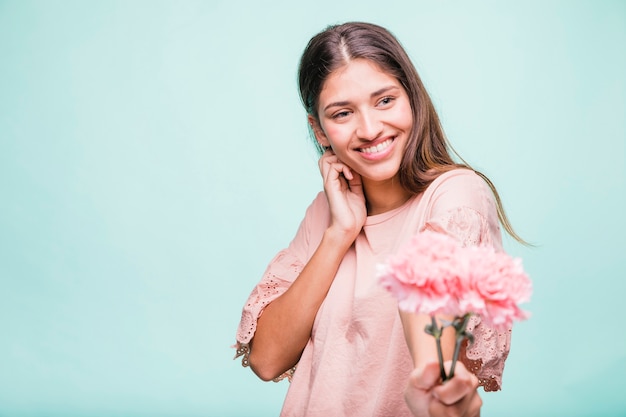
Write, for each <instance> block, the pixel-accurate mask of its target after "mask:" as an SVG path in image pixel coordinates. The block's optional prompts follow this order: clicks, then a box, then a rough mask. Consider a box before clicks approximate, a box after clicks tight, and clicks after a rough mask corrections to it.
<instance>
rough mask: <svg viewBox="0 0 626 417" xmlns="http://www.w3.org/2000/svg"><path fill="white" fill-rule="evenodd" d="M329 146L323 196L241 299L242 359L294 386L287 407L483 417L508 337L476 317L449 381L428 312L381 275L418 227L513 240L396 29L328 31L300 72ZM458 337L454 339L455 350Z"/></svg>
mask: <svg viewBox="0 0 626 417" xmlns="http://www.w3.org/2000/svg"><path fill="white" fill-rule="evenodd" d="M299 88H300V96H301V99H302V102H303V104H304V107H305V109H306V111H307V114H308V123H309V125H310V127H311V130H312V132H313V136H314V138H315V140H316V144H317V145H318V146H319V149H320V151H321V153H322V155H321V158H320V160H319V168H320V172H321V175H322V179H323V184H324V191H323V192H320V193H319V194H318V195H317V197H316V198H315V199H314V201H313V202H312V204H311V205H310V206H309V208H308V209H307V211H306V214H305V217H304V219H303V221H302V223H301V225H300V227H299V229H298V231H297V233H296V235H295V237H294V239H293V240H292V241H291V243H290V244H289V246H288V247H287V248H286V249H284V250H282V251H281V252H279V253H278V254H277V255H276V257H275V258H274V259H273V260H272V261H271V262H270V264H269V266H268V268H267V270H266V271H265V274H264V275H263V278H262V279H261V282H260V283H259V284H258V285H257V286H256V288H255V289H254V290H253V291H252V294H251V295H250V298H249V299H248V302H247V303H246V305H245V306H244V309H243V314H242V318H241V323H240V326H239V330H238V333H237V342H238V344H237V346H238V356H243V365H244V366H248V365H249V366H250V367H251V368H252V370H253V371H254V372H255V373H256V374H257V375H258V376H259V377H260V378H261V379H263V380H280V379H282V378H285V377H288V378H289V379H290V381H291V385H290V387H289V391H288V393H287V398H286V400H285V403H284V406H283V410H282V413H281V416H298V417H300V416H320V417H322V416H323V417H329V416H355V417H364V416H367V417H369V416H380V417H383V416H389V417H391V416H393V417H403V416H439V415H462V416H476V415H479V414H480V408H481V405H482V400H481V398H480V396H479V395H478V393H477V387H478V386H479V385H480V386H483V387H484V390H485V391H493V390H498V389H500V384H501V376H502V370H503V368H504V361H505V359H506V356H507V354H508V350H509V342H510V332H496V331H494V330H492V329H489V328H487V327H486V326H485V325H484V324H483V323H481V322H480V319H479V318H472V321H471V323H470V326H469V328H468V329H469V330H470V331H472V333H473V334H474V337H475V342H474V343H473V344H472V345H471V346H469V347H465V349H464V350H463V352H462V355H461V356H462V364H459V365H458V367H457V370H456V374H455V376H454V378H452V379H451V380H449V381H447V382H446V383H445V384H441V382H440V381H439V371H438V369H439V368H438V365H437V354H436V349H435V343H434V342H433V339H432V337H431V336H429V335H427V334H426V333H425V332H424V327H425V325H426V324H427V323H428V322H429V318H428V317H422V316H418V315H411V314H407V313H402V312H399V311H398V308H397V303H396V301H395V300H394V299H393V298H392V297H391V296H390V295H389V294H388V293H387V292H386V291H385V290H383V289H382V288H381V287H380V286H379V285H378V284H377V282H376V280H375V272H376V264H377V263H381V262H384V260H385V258H386V256H388V255H389V254H391V253H394V251H396V250H397V249H398V248H399V247H400V246H401V245H403V244H404V243H406V242H407V241H408V239H409V238H410V237H411V236H412V235H414V234H415V233H421V232H422V231H424V230H433V231H437V232H440V233H445V234H448V235H450V236H452V237H454V238H455V239H457V240H458V241H459V242H461V243H462V244H463V245H466V246H467V245H489V246H493V247H495V248H496V249H497V250H502V244H501V233H500V224H502V225H503V227H504V228H505V230H506V231H507V232H509V233H510V234H511V235H512V236H513V237H515V238H517V236H516V235H515V233H514V232H513V230H512V229H511V227H510V225H509V223H508V221H507V219H506V216H505V215H504V212H503V210H502V206H501V203H500V201H499V198H498V195H497V193H496V191H495V189H494V188H493V185H492V184H491V182H489V180H488V179H487V178H486V177H485V176H484V175H482V174H480V173H478V172H475V171H474V170H472V169H471V168H470V167H469V166H467V165H466V164H460V163H457V162H455V161H454V160H453V158H452V156H451V152H450V148H449V145H448V143H447V141H446V138H445V136H444V134H443V130H442V128H441V125H440V122H439V118H438V117H437V114H436V112H435V109H434V107H433V104H432V102H431V100H430V98H429V96H428V94H427V93H426V90H425V88H424V86H423V85H422V82H421V80H420V78H419V76H418V74H417V72H416V70H415V67H414V66H413V64H412V63H411V61H410V59H409V57H408V56H407V54H406V52H405V51H404V49H403V48H402V46H401V45H400V44H399V42H398V41H397V40H396V38H395V37H394V36H393V35H392V34H391V33H390V32H388V31H387V30H386V29H384V28H382V27H379V26H377V25H373V24H368V23H354V22H353V23H346V24H342V25H338V26H331V27H329V28H327V29H326V30H324V31H322V32H321V33H319V34H317V35H316V36H314V37H313V38H312V39H311V40H310V42H309V44H308V46H307V47H306V49H305V51H304V54H303V55H302V58H301V61H300V67H299ZM453 339H454V335H453V334H452V333H451V334H450V335H447V336H446V335H444V340H443V344H444V356H445V357H446V358H447V359H450V358H451V356H452V350H453V346H454V340H453Z"/></svg>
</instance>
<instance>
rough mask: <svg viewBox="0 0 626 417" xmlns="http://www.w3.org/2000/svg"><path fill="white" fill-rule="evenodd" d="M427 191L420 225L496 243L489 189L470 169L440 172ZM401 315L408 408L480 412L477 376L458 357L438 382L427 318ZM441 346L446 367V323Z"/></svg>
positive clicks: (430, 412)
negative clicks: (409, 366)
mask: <svg viewBox="0 0 626 417" xmlns="http://www.w3.org/2000/svg"><path fill="white" fill-rule="evenodd" d="M427 194H428V192H427ZM428 195H429V197H428V198H429V200H430V201H431V203H430V207H429V210H428V212H429V218H428V219H427V220H426V222H425V224H424V225H423V227H422V228H421V230H423V229H430V230H433V231H437V232H440V233H445V234H448V235H450V236H453V237H454V238H456V239H457V240H458V241H459V242H460V243H461V244H462V245H464V246H467V245H493V246H495V247H499V243H500V238H499V229H498V227H497V224H498V223H497V214H496V212H495V204H494V202H493V199H492V195H491V192H490V190H489V189H488V188H487V187H486V184H484V182H483V180H482V179H480V178H479V177H477V176H476V175H475V174H474V173H472V172H471V171H460V172H457V173H454V172H452V173H450V175H449V176H448V177H447V178H445V177H442V181H440V182H439V183H438V184H435V186H434V188H433V190H431V193H430V194H428ZM401 318H402V322H403V326H404V331H405V337H406V340H407V345H408V347H409V350H410V352H411V355H412V358H413V361H414V365H415V369H414V371H413V372H412V374H411V376H410V378H409V381H408V384H407V388H406V391H405V400H406V402H407V405H408V406H409V408H410V409H411V411H412V412H413V414H414V415H415V416H431V417H434V416H447V415H458V416H466V417H476V416H479V415H480V408H481V406H482V400H481V398H480V396H479V395H478V392H477V387H478V378H477V377H476V376H475V375H474V374H472V373H471V372H469V371H468V370H467V368H466V367H465V366H464V364H463V363H462V362H461V361H459V362H457V364H456V368H455V376H454V378H452V379H451V380H449V381H446V382H445V383H444V384H441V381H440V378H439V365H438V363H437V356H436V349H435V343H434V341H433V340H432V339H433V338H432V337H431V336H430V335H427V334H426V333H425V332H424V327H425V325H426V324H428V322H429V320H430V318H428V317H421V316H416V315H412V314H409V313H401ZM478 336H479V337H480V335H478ZM429 339H430V340H429ZM442 347H443V356H444V360H446V361H447V363H446V364H445V368H446V369H449V367H450V362H449V359H450V358H451V356H452V352H453V350H454V331H452V330H451V329H446V330H445V331H444V334H443V336H442Z"/></svg>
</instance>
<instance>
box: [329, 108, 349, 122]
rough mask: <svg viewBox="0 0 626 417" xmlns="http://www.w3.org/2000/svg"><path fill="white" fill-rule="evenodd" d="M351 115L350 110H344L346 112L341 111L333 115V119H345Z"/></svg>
mask: <svg viewBox="0 0 626 417" xmlns="http://www.w3.org/2000/svg"><path fill="white" fill-rule="evenodd" d="M349 115H350V112H349V111H348V110H344V111H340V112H337V113H335V114H333V115H332V118H333V119H335V120H337V119H343V118H346V117H348V116H349Z"/></svg>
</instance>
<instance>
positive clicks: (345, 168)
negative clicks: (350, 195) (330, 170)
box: [341, 164, 354, 181]
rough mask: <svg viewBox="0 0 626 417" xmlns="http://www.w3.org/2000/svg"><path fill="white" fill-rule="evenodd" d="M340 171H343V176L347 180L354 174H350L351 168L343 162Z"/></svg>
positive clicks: (352, 177)
mask: <svg viewBox="0 0 626 417" xmlns="http://www.w3.org/2000/svg"><path fill="white" fill-rule="evenodd" d="M341 172H342V173H343V176H344V177H346V179H347V180H348V181H350V180H352V179H354V175H352V170H351V169H350V167H349V166H347V165H346V164H343V167H342V169H341Z"/></svg>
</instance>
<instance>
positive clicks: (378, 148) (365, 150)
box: [361, 139, 393, 153]
mask: <svg viewBox="0 0 626 417" xmlns="http://www.w3.org/2000/svg"><path fill="white" fill-rule="evenodd" d="M391 142H393V139H387V140H386V141H384V142H381V143H379V144H378V145H376V146H370V147H368V148H361V152H363V153H377V152H381V151H383V150H384V149H386V148H387V147H388V146H389V145H391Z"/></svg>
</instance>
